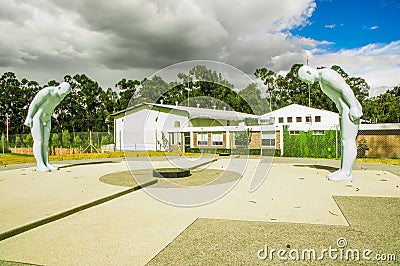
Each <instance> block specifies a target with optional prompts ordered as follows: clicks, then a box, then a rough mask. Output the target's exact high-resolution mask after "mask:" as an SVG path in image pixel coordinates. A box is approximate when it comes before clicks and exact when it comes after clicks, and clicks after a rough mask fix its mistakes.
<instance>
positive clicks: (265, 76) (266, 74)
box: [254, 67, 279, 112]
mask: <svg viewBox="0 0 400 266" xmlns="http://www.w3.org/2000/svg"><path fill="white" fill-rule="evenodd" d="M254 75H255V76H256V77H257V78H259V79H261V81H262V82H263V83H264V85H266V86H267V94H268V95H267V97H268V100H269V111H270V112H272V110H273V97H274V92H276V91H279V87H278V78H279V76H278V74H276V73H275V72H274V71H272V70H270V69H267V68H266V67H263V68H258V69H256V71H255V72H254Z"/></svg>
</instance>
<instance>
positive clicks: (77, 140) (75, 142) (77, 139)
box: [73, 135, 83, 148]
mask: <svg viewBox="0 0 400 266" xmlns="http://www.w3.org/2000/svg"><path fill="white" fill-rule="evenodd" d="M82 144H83V141H82V139H81V137H79V135H76V136H75V137H74V140H73V145H74V147H76V148H81V147H82Z"/></svg>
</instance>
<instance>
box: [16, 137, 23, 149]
mask: <svg viewBox="0 0 400 266" xmlns="http://www.w3.org/2000/svg"><path fill="white" fill-rule="evenodd" d="M15 146H16V147H22V141H21V137H20V136H16V137H15Z"/></svg>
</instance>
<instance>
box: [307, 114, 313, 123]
mask: <svg viewBox="0 0 400 266" xmlns="http://www.w3.org/2000/svg"><path fill="white" fill-rule="evenodd" d="M311 122H312V117H311V115H309V116H306V123H311Z"/></svg>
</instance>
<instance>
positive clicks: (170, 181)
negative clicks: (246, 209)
mask: <svg viewBox="0 0 400 266" xmlns="http://www.w3.org/2000/svg"><path fill="white" fill-rule="evenodd" d="M132 174H133V175H138V176H140V177H139V178H143V176H145V178H146V182H148V181H151V180H158V183H157V184H154V185H152V186H150V187H153V188H154V187H157V188H168V187H176V186H177V185H178V186H184V187H186V186H204V185H216V184H224V183H230V182H234V181H237V180H238V179H240V178H241V177H242V176H241V174H240V173H235V172H231V171H223V170H217V169H202V170H199V171H194V170H193V171H191V175H190V176H188V177H178V178H155V177H153V170H150V169H149V170H137V171H132V173H131V172H130V171H122V172H116V173H111V174H107V175H104V176H102V177H100V179H99V180H100V181H101V182H103V183H106V184H109V185H114V186H123V187H134V186H137V185H138V183H137V182H136V180H135V178H133V177H132ZM141 181H142V180H141Z"/></svg>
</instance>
